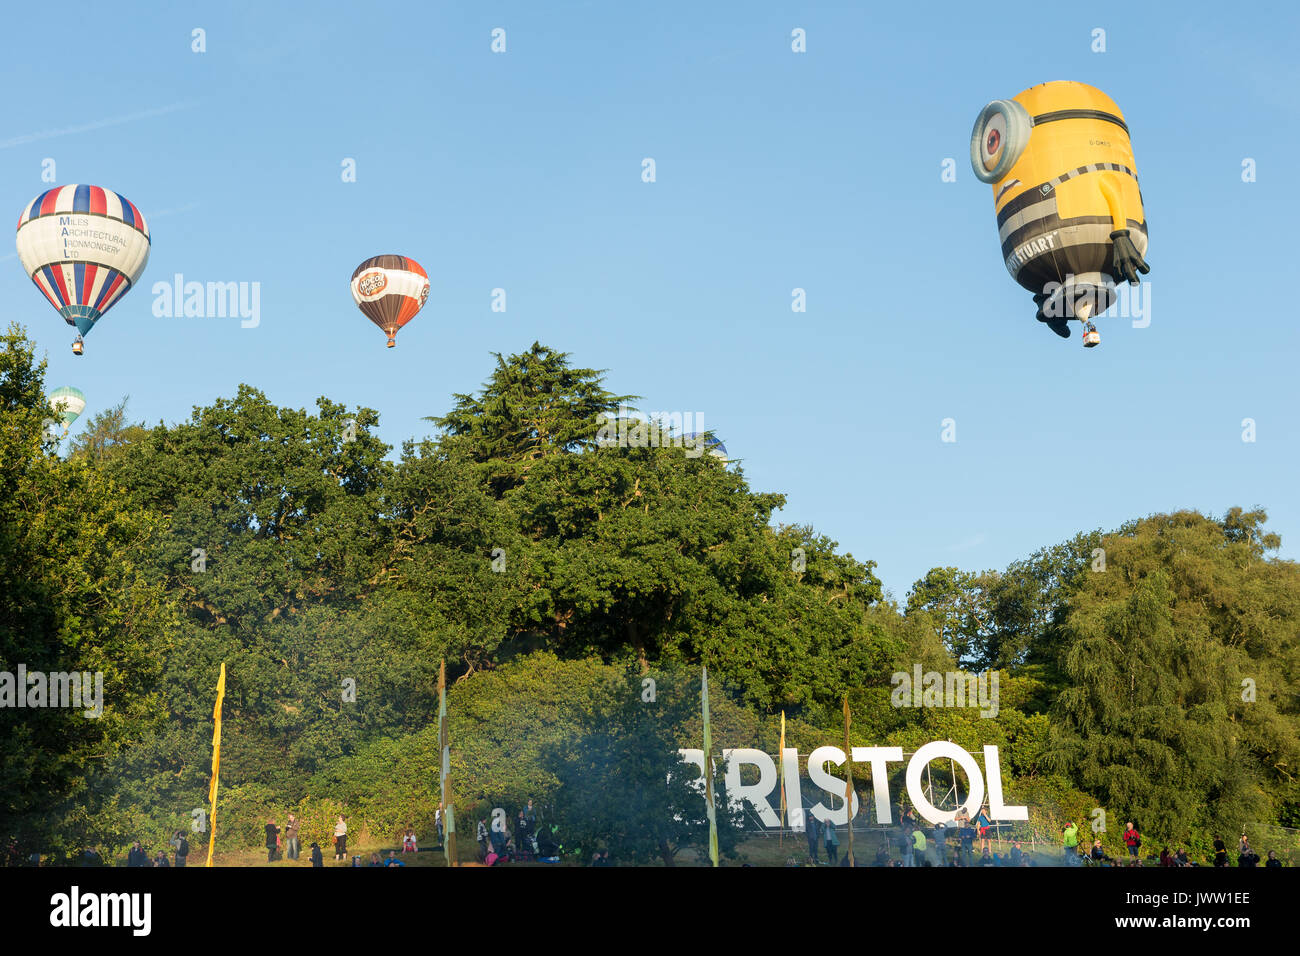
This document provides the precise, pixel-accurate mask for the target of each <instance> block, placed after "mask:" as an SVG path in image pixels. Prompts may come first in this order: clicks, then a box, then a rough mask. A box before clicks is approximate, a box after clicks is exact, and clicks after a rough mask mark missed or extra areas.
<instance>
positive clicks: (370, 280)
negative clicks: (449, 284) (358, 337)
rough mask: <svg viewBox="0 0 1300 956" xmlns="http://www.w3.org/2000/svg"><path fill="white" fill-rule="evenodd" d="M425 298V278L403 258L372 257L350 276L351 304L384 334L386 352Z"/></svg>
mask: <svg viewBox="0 0 1300 956" xmlns="http://www.w3.org/2000/svg"><path fill="white" fill-rule="evenodd" d="M428 298H429V276H428V274H427V273H426V272H425V271H424V268H423V267H422V266H421V265H420V264H419V263H418V262H416V261H415V260H414V259H411V258H408V257H407V256H392V255H390V256H374V257H372V258H370V259H367V260H366V261H365V262H363V263H361V265H359V266H357V268H356V271H355V272H353V273H352V300H353V301H354V302H356V304H357V308H358V309H360V310H361V312H362V314H364V315H365V317H366V318H368V319H369V320H370V321H371V322H373V323H375V325H377V326H379V327H380V328H381V329H383V330H384V333H385V334H386V335H387V336H388V347H389V348H390V349H391V348H392V347H393V346H394V345H396V344H397V330H398V329H400V328H401V327H402V326H404V325H406V323H407V322H410V321H411V320H412V319H413V318H415V316H416V313H418V312H419V311H420V310H421V309H422V308H424V303H425V302H426V301H428Z"/></svg>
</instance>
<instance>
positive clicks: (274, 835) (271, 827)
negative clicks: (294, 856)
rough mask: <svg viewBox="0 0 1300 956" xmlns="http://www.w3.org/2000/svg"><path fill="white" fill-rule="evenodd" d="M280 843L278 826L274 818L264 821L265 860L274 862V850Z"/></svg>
mask: <svg viewBox="0 0 1300 956" xmlns="http://www.w3.org/2000/svg"><path fill="white" fill-rule="evenodd" d="M279 845H280V827H279V825H278V824H277V823H276V822H275V821H274V820H267V821H266V862H267V863H273V862H275V850H276V848H277V847H278V846H279Z"/></svg>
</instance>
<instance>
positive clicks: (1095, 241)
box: [970, 81, 1151, 347]
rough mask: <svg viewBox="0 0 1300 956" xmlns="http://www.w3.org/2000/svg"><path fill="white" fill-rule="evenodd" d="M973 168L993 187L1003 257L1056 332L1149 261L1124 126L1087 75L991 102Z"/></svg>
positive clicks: (1088, 314) (1090, 342) (981, 122)
mask: <svg viewBox="0 0 1300 956" xmlns="http://www.w3.org/2000/svg"><path fill="white" fill-rule="evenodd" d="M970 159H971V166H972V167H973V168H974V170H975V175H976V177H978V178H979V179H980V181H981V182H985V183H989V184H990V185H991V186H992V187H993V208H994V210H995V211H996V213H997V217H998V237H999V238H1000V239H1001V241H1002V256H1003V259H1004V261H1005V264H1006V267H1007V271H1008V272H1010V273H1011V278H1013V279H1015V280H1016V281H1017V282H1018V283H1020V285H1022V286H1023V287H1024V288H1026V289H1028V290H1029V291H1030V292H1032V293H1033V294H1034V303H1035V304H1036V305H1037V306H1038V315H1037V316H1036V318H1037V319H1038V321H1040V322H1045V323H1047V326H1048V328H1050V329H1051V330H1052V331H1053V332H1055V333H1056V334H1057V335H1059V336H1061V337H1063V338H1069V337H1070V330H1069V327H1068V326H1067V325H1066V322H1067V320H1069V319H1072V318H1076V319H1079V320H1080V321H1081V322H1082V323H1083V327H1084V337H1083V344H1084V346H1085V347H1091V346H1094V345H1096V344H1097V343H1098V342H1099V341H1100V340H1101V337H1100V336H1099V335H1098V334H1097V329H1096V326H1094V325H1093V324H1092V321H1091V319H1092V317H1094V316H1097V315H1100V314H1101V313H1102V312H1105V311H1106V310H1107V309H1108V308H1110V306H1111V304H1112V303H1113V302H1114V301H1115V283H1116V282H1118V281H1121V280H1127V281H1128V282H1129V283H1131V284H1132V285H1137V284H1138V281H1139V280H1138V273H1142V274H1143V275H1145V274H1146V273H1148V272H1150V271H1151V270H1150V267H1149V266H1148V265H1147V264H1146V262H1145V260H1144V259H1143V258H1142V257H1143V256H1144V255H1146V251H1147V223H1146V216H1145V214H1144V212H1143V211H1142V191H1141V189H1140V188H1139V186H1138V179H1137V172H1136V170H1137V164H1136V163H1135V162H1134V161H1133V147H1132V145H1131V144H1130V142H1129V133H1128V126H1127V125H1126V124H1125V122H1124V116H1123V114H1122V113H1120V111H1119V107H1118V106H1116V105H1115V101H1114V100H1112V99H1111V98H1110V97H1109V96H1107V95H1106V94H1105V93H1103V92H1102V91H1101V90H1098V89H1095V88H1093V87H1091V86H1088V85H1087V84H1085V83H1073V82H1066V81H1057V82H1052V83H1042V84H1040V85H1038V86H1033V87H1030V88H1029V89H1027V90H1025V91H1024V92H1023V93H1020V94H1019V95H1017V96H1016V97H1014V98H1013V99H1010V100H994V101H993V102H992V103H990V104H989V105H988V106H986V107H984V109H983V111H982V112H981V113H980V115H979V118H978V119H977V120H976V121H975V129H974V130H973V131H972V133H971V140H970Z"/></svg>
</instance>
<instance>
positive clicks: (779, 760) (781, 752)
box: [776, 710, 786, 851]
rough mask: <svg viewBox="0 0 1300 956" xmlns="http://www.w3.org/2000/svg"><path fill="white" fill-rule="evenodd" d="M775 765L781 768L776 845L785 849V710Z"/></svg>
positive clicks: (782, 716) (782, 712)
mask: <svg viewBox="0 0 1300 956" xmlns="http://www.w3.org/2000/svg"><path fill="white" fill-rule="evenodd" d="M776 765H777V766H778V767H780V768H781V820H780V824H781V825H780V826H779V827H778V828H777V833H778V835H779V839H778V841H777V845H778V846H780V847H781V849H782V850H783V851H784V849H785V817H786V806H785V711H784V710H783V711H781V743H780V744H779V745H778V746H777V749H776Z"/></svg>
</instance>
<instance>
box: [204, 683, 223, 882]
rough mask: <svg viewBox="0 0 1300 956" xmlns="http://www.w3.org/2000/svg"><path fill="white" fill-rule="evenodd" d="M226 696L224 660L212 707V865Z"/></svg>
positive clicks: (209, 800)
mask: <svg viewBox="0 0 1300 956" xmlns="http://www.w3.org/2000/svg"><path fill="white" fill-rule="evenodd" d="M225 698H226V662H225V661H222V662H221V675H220V676H219V677H218V678H217V703H216V705H215V706H214V707H213V708H212V720H213V726H212V783H210V784H209V785H208V802H209V803H210V804H212V808H211V809H210V810H209V811H208V862H207V863H206V864H205V865H206V866H211V865H212V853H213V851H214V850H215V849H216V847H217V780H218V778H219V777H220V773H221V702H222V701H223V700H225Z"/></svg>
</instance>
